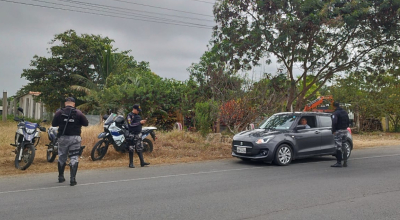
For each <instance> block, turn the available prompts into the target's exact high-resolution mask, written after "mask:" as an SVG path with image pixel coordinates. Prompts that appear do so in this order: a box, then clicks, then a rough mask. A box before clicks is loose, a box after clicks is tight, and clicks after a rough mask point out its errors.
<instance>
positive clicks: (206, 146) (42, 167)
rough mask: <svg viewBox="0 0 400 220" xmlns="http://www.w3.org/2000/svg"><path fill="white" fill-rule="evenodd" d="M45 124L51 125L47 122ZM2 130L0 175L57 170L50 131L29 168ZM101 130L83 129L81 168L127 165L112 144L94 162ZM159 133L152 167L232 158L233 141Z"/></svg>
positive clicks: (358, 143)
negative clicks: (50, 154)
mask: <svg viewBox="0 0 400 220" xmlns="http://www.w3.org/2000/svg"><path fill="white" fill-rule="evenodd" d="M45 126H46V127H48V125H45ZM0 129H1V131H2V132H1V133H0V155H1V156H0V168H1V169H0V176H6V175H20V174H34V173H48V172H57V159H56V160H55V161H54V162H53V163H49V162H47V161H46V150H47V147H46V146H45V144H48V142H49V141H48V138H47V133H44V132H42V133H41V140H40V142H39V145H38V146H37V147H36V149H37V151H36V156H35V159H34V161H33V164H32V165H31V166H30V167H29V169H27V170H18V169H16V168H15V167H14V158H15V154H14V152H13V150H14V149H15V148H14V147H13V146H11V145H10V143H12V142H13V140H14V135H15V130H16V123H14V122H6V123H4V122H0ZM101 131H102V127H101V126H100V125H99V126H89V127H86V128H85V127H84V128H83V132H82V145H84V146H86V148H85V150H84V152H83V155H82V158H80V161H81V162H80V163H79V169H80V170H81V169H82V170H88V169H99V168H110V167H126V168H127V167H128V154H122V153H119V152H116V151H115V150H114V149H113V148H112V147H110V148H109V151H108V152H107V154H106V156H105V157H104V158H103V159H102V160H99V161H92V160H91V159H90V151H91V150H92V147H93V146H94V144H95V143H96V142H97V141H98V139H97V135H98V134H99V133H100V132H101ZM156 135H157V140H156V141H155V142H154V150H153V152H152V153H146V154H145V155H144V156H145V160H146V161H147V162H150V164H151V166H154V165H162V164H174V163H188V162H193V161H207V160H216V159H228V158H232V156H231V142H225V143H224V142H207V141H206V138H204V137H203V136H202V135H201V134H200V133H198V132H184V131H178V130H174V131H170V132H160V131H156ZM353 138H354V149H361V148H368V147H377V146H378V147H379V146H393V145H400V134H398V133H384V132H372V133H363V134H354V135H353ZM57 158H58V157H57ZM134 163H135V165H137V166H136V167H137V168H135V169H145V168H141V167H140V166H139V159H138V158H137V155H135V157H134ZM67 169H68V167H67ZM127 169H128V168H127Z"/></svg>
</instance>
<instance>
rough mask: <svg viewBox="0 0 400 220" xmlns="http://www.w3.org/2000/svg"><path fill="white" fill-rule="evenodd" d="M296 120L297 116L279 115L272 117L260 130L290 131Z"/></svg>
mask: <svg viewBox="0 0 400 220" xmlns="http://www.w3.org/2000/svg"><path fill="white" fill-rule="evenodd" d="M295 120H296V116H295V115H284V114H277V115H272V116H271V117H270V118H268V120H267V121H265V122H264V123H263V124H262V125H261V126H260V128H261V129H271V130H288V129H289V128H290V126H292V124H293V122H294V121H295Z"/></svg>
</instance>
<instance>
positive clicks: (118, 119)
mask: <svg viewBox="0 0 400 220" xmlns="http://www.w3.org/2000/svg"><path fill="white" fill-rule="evenodd" d="M103 119H104V120H105V122H104V126H103V127H104V132H102V133H100V134H99V136H98V138H99V139H101V140H99V141H98V142H97V143H96V144H95V145H94V147H93V149H92V152H91V158H92V160H93V161H96V160H101V159H102V158H103V157H104V156H105V155H106V153H107V150H108V147H109V145H110V144H111V145H112V146H113V147H114V149H115V150H116V151H118V152H121V153H125V152H128V143H127V141H128V140H127V139H128V138H129V131H128V127H127V125H126V124H125V118H124V117H123V116H122V115H118V116H117V114H115V113H111V114H110V115H104V116H103ZM155 130H157V128H156V127H143V128H142V141H143V152H152V151H153V142H151V140H150V139H147V138H146V137H147V136H149V135H150V136H151V137H152V138H153V140H154V141H155V140H156V134H155V132H154V131H155Z"/></svg>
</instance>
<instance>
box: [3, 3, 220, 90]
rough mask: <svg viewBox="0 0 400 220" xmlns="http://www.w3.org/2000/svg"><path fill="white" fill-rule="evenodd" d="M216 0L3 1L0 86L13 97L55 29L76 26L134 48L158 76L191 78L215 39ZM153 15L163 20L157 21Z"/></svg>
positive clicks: (82, 30)
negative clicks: (190, 69) (192, 68)
mask: <svg viewBox="0 0 400 220" xmlns="http://www.w3.org/2000/svg"><path fill="white" fill-rule="evenodd" d="M13 2H14V3H13ZM15 2H16V3H15ZM207 2H208V3H207ZM212 2H214V1H213V0H199V1H197V0H101V1H99V0H97V1H93V0H76V1H72V0H0V30H1V31H0V48H1V50H0V74H1V80H0V89H1V90H2V91H7V92H8V96H12V95H15V93H16V92H17V90H18V89H20V88H21V87H22V86H23V85H25V84H27V81H26V80H25V79H23V78H21V73H22V70H23V69H24V68H29V64H30V61H31V60H32V58H33V56H34V55H35V54H36V55H39V56H49V54H48V53H47V49H48V48H49V47H50V45H49V44H48V43H49V42H50V40H51V39H53V38H54V35H55V34H59V33H62V32H64V31H66V30H69V29H73V30H75V31H77V33H78V34H79V35H80V34H83V33H86V34H95V35H102V36H103V37H105V36H107V37H109V38H111V39H114V40H115V43H114V46H115V47H117V48H119V49H120V50H132V52H131V54H130V55H132V56H134V57H135V59H136V60H137V61H148V62H149V63H150V68H151V70H152V71H153V72H155V73H156V74H158V75H159V76H161V77H167V78H175V79H177V80H186V79H188V77H189V73H188V72H187V70H186V69H187V68H188V67H189V66H190V65H191V63H196V62H198V61H199V58H200V57H201V55H202V54H203V53H204V52H205V51H206V50H207V44H208V41H209V40H210V39H211V34H212V29H211V27H212V26H213V25H214V24H215V22H214V21H213V13H212V10H213V3H212ZM52 3H53V4H52ZM87 3H89V4H92V5H87ZM27 4H30V5H27ZM85 4H86V5H85ZM93 4H98V5H97V6H96V5H93ZM33 5H42V6H44V7H36V6H33ZM66 5H70V6H72V7H67V6H66ZM99 5H100V6H101V8H99ZM145 5H148V6H145ZM150 6H151V7H150ZM48 7H54V8H63V9H69V10H74V11H65V10H59V9H51V8H48ZM111 7H113V8H111ZM85 8H88V9H89V10H87V9H85ZM162 8H165V9H162ZM167 9H170V10H167ZM75 11H83V12H85V13H79V12H75ZM179 11H182V12H179ZM184 12H188V13H184ZM89 13H97V14H104V15H111V16H118V17H127V18H129V19H124V18H116V17H106V16H99V15H93V14H89ZM168 15H173V16H168ZM203 15H204V16H203ZM134 16H136V17H134ZM139 16H140V17H139ZM149 16H154V17H159V18H161V19H157V20H155V19H154V18H152V19H151V18H150V17H149ZM177 16H180V17H177ZM186 17H187V18H186ZM138 19H141V20H153V21H155V22H148V21H140V20H138ZM172 20H176V21H181V22H187V23H191V24H182V23H180V24H179V25H170V24H165V23H177V22H175V21H172ZM193 24H200V25H203V26H202V27H203V28H200V27H186V26H183V25H189V26H192V25H193ZM0 96H1V97H2V96H3V94H2V93H1V95H0Z"/></svg>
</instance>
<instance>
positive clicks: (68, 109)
mask: <svg viewBox="0 0 400 220" xmlns="http://www.w3.org/2000/svg"><path fill="white" fill-rule="evenodd" d="M51 125H52V126H53V127H57V126H58V135H57V136H58V182H60V183H62V182H64V181H65V178H64V169H65V165H66V162H67V156H69V158H70V163H69V166H70V173H71V177H70V185H71V186H74V185H76V178H75V177H76V172H77V171H78V157H79V154H80V150H81V141H82V139H81V128H82V126H88V125H89V122H88V120H87V119H86V117H85V115H83V113H82V112H81V111H79V110H78V109H76V108H75V99H74V98H72V97H68V98H66V99H65V108H62V109H61V110H59V111H57V112H56V114H55V115H54V118H53V122H52V123H51ZM67 153H68V154H67Z"/></svg>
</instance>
